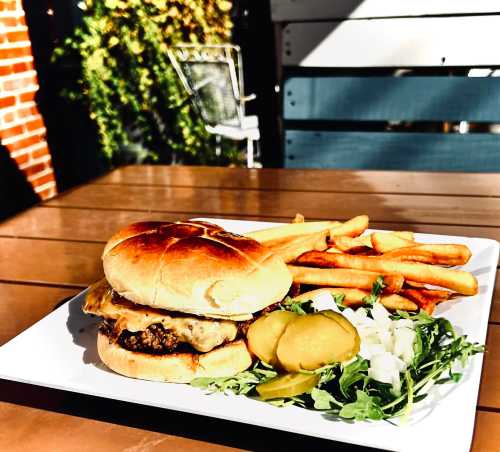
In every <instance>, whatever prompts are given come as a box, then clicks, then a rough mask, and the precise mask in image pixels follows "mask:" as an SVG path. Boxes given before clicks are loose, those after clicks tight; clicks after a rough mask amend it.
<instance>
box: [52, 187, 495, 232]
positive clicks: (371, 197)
mask: <svg viewBox="0 0 500 452" xmlns="http://www.w3.org/2000/svg"><path fill="white" fill-rule="evenodd" d="M332 183H334V182H333V181H332ZM45 205H49V206H58V207H64V206H67V207H86V208H91V209H118V210H138V211H143V212H155V211H157V212H179V213H192V212H197V213H199V212H206V215H207V216H214V215H215V216H216V215H219V214H224V215H233V216H235V217H236V218H237V217H238V216H241V215H255V216H269V217H274V216H279V217H284V216H289V217H290V218H293V216H294V215H295V214H296V213H297V212H302V213H303V214H304V215H305V216H306V217H313V216H314V217H316V218H325V217H326V218H331V217H332V216H333V217H336V218H338V219H345V218H350V217H352V216H354V215H358V214H360V213H366V214H367V215H369V216H370V218H371V219H372V221H380V222H396V223H397V222H399V223H408V222H411V223H425V224H432V223H438V224H451V225H471V226H472V225H473V226H495V227H496V226H500V199H498V198H475V197H460V196H427V195H392V194H391V195H385V194H364V193H363V194H357V193H356V194H353V193H324V192H319V193H314V192H300V191H297V192H273V191H257V190H245V191H236V190H226V189H208V188H203V189H197V188H184V187H149V188H148V190H144V189H143V187H140V186H123V185H120V186H116V185H88V186H83V187H80V188H77V189H75V190H72V191H70V192H67V193H65V194H63V195H60V196H59V197H57V198H55V199H52V200H50V201H48V202H47V203H45Z"/></svg>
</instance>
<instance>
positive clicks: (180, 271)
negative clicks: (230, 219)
mask: <svg viewBox="0 0 500 452" xmlns="http://www.w3.org/2000/svg"><path fill="white" fill-rule="evenodd" d="M102 260H103V268H104V274H105V279H103V280H101V281H99V282H97V283H95V284H94V285H93V286H91V288H90V289H89V291H88V293H87V296H86V299H85V303H84V306H83V310H84V312H86V313H88V314H94V315H97V316H100V317H102V319H103V320H102V323H101V325H100V327H99V331H98V335H97V351H98V354H99V357H100V358H101V360H102V362H103V363H104V364H105V365H106V366H107V367H109V368H110V369H112V370H113V371H115V372H117V373H119V374H122V375H125V376H128V377H133V378H140V379H145V380H153V381H166V382H176V383H187V382H190V381H191V380H193V379H194V378H198V377H214V378H215V377H226V376H232V375H235V374H237V373H239V372H241V371H243V370H245V369H247V368H248V367H249V366H250V365H251V364H252V355H251V354H250V352H249V350H248V348H247V345H246V341H245V330H246V328H247V327H248V324H249V322H251V321H252V319H253V318H255V317H256V316H258V315H259V314H260V313H262V312H266V310H267V311H268V310H272V309H273V308H275V307H276V303H278V302H280V301H281V300H282V299H283V298H284V296H285V295H286V294H287V292H288V291H289V288H290V286H291V284H292V276H291V274H290V272H289V271H288V269H287V267H286V265H285V263H284V262H283V260H282V259H281V258H280V257H279V256H277V255H275V254H273V253H272V252H271V251H270V250H269V249H267V248H265V247H264V246H262V245H260V244H259V243H258V242H257V241H255V240H253V239H250V238H247V237H243V236H240V235H236V234H232V233H230V232H227V231H225V230H224V229H223V228H221V227H219V226H217V225H214V224H211V223H207V222H201V221H186V222H176V223H171V222H141V223H134V224H131V225H130V226H127V227H125V228H124V229H121V230H120V231H118V232H117V233H116V234H115V235H114V236H113V237H111V239H110V240H109V241H108V242H107V244H106V246H105V248H104V252H103V255H102Z"/></svg>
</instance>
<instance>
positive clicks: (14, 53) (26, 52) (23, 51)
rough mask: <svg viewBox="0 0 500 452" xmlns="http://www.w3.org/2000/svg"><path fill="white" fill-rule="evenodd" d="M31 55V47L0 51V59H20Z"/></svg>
mask: <svg viewBox="0 0 500 452" xmlns="http://www.w3.org/2000/svg"><path fill="white" fill-rule="evenodd" d="M30 55H31V46H26V47H14V48H12V49H0V59H3V58H20V57H23V56H30Z"/></svg>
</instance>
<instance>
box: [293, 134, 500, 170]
mask: <svg viewBox="0 0 500 452" xmlns="http://www.w3.org/2000/svg"><path fill="white" fill-rule="evenodd" d="M499 150H500V134H499V135H497V134H489V133H471V134H456V133H412V132H323V131H321V132H320V131H305V130H288V131H286V132H285V162H284V165H285V167H287V168H288V167H291V168H343V169H378V170H410V171H429V170H433V169H434V170H436V171H450V172H453V171H459V172H460V171H472V172H478V171H479V172H480V171H484V172H491V171H497V172H500V158H499V155H500V151H499Z"/></svg>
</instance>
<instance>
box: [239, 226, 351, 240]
mask: <svg viewBox="0 0 500 452" xmlns="http://www.w3.org/2000/svg"><path fill="white" fill-rule="evenodd" d="M341 224H342V223H339V222H338V221H309V222H306V223H292V224H284V225H283V226H276V227H274V228H269V229H261V230H258V231H252V232H247V233H246V234H244V236H245V237H250V238H252V239H254V240H257V241H258V242H260V243H262V244H264V245H265V244H266V243H267V242H270V241H273V240H286V239H291V238H293V237H296V236H300V235H306V234H313V233H315V232H322V231H328V230H329V229H331V228H333V227H336V226H339V225H341Z"/></svg>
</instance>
